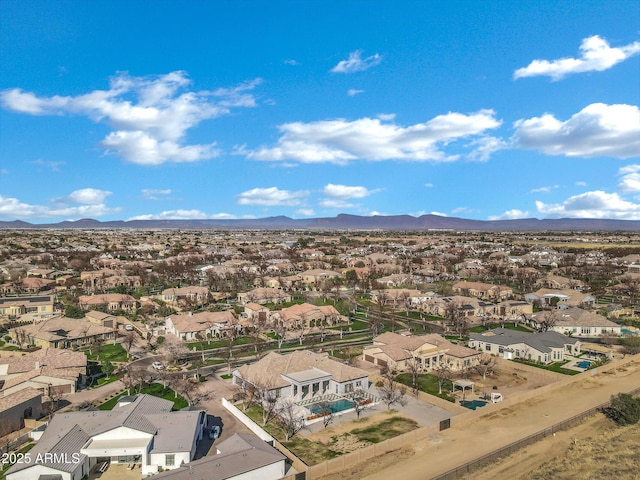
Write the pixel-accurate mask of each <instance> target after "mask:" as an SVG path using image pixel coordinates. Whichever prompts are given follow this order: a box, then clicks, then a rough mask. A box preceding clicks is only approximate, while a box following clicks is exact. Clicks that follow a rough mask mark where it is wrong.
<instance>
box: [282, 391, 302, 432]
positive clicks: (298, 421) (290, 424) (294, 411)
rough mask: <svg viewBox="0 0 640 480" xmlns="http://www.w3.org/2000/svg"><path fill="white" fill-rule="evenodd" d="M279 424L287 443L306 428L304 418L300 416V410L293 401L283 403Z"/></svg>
mask: <svg viewBox="0 0 640 480" xmlns="http://www.w3.org/2000/svg"><path fill="white" fill-rule="evenodd" d="M278 424H279V425H280V428H281V429H282V433H283V434H284V439H285V441H287V442H288V441H289V440H291V438H293V436H294V435H295V434H296V433H298V432H299V431H300V430H302V428H303V427H304V416H302V415H299V414H298V408H297V406H296V404H295V403H293V401H292V400H290V399H289V400H285V401H284V402H282V405H281V407H280V408H279V412H278Z"/></svg>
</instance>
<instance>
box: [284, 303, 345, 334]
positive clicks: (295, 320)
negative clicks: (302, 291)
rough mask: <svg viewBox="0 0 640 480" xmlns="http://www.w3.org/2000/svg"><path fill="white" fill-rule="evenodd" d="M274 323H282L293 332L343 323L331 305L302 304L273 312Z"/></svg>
mask: <svg viewBox="0 0 640 480" xmlns="http://www.w3.org/2000/svg"><path fill="white" fill-rule="evenodd" d="M273 316H274V320H275V321H276V322H284V324H285V325H286V327H287V329H289V330H295V329H298V328H301V327H305V328H312V327H319V326H331V325H337V324H339V323H342V322H344V321H345V319H344V318H343V317H342V315H340V312H338V310H336V308H335V307H334V306H333V305H319V306H318V305H311V304H309V303H302V304H296V305H292V306H290V307H287V308H283V309H282V310H280V311H276V312H273Z"/></svg>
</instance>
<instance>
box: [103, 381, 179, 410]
mask: <svg viewBox="0 0 640 480" xmlns="http://www.w3.org/2000/svg"><path fill="white" fill-rule="evenodd" d="M140 393H146V394H148V395H153V396H154V397H160V398H164V399H165V400H169V401H170V402H173V408H172V410H181V409H183V408H185V407H187V406H189V402H187V401H186V400H185V399H184V398H183V397H181V396H180V395H177V396H176V393H175V392H174V391H173V390H171V389H170V388H165V387H163V386H162V385H161V384H159V383H152V384H151V385H146V386H145V387H144V388H143V389H142V390H141V391H140ZM125 395H127V392H123V393H121V394H119V395H117V396H115V397H113V398H112V399H111V400H107V401H106V402H104V403H103V404H102V405H98V409H99V410H113V407H115V406H116V404H117V403H118V400H119V399H120V397H123V396H125Z"/></svg>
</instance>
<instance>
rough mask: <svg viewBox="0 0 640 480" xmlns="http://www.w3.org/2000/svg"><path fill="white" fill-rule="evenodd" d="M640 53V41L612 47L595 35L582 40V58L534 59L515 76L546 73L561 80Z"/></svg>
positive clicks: (607, 67) (595, 70)
mask: <svg viewBox="0 0 640 480" xmlns="http://www.w3.org/2000/svg"><path fill="white" fill-rule="evenodd" d="M638 53H640V42H633V43H630V44H629V45H625V46H623V47H617V48H616V47H614V48H612V47H610V46H609V42H607V41H606V40H605V39H604V38H602V37H600V36H598V35H593V36H591V37H587V38H585V39H583V40H582V43H581V44H580V58H560V59H558V60H552V61H548V60H534V61H532V62H531V63H530V64H529V65H528V66H526V67H524V68H519V69H518V70H516V71H515V72H514V74H513V78H514V79H518V78H524V77H536V76H540V75H545V76H549V77H551V78H552V79H553V80H560V79H562V78H564V77H565V76H567V75H570V74H573V73H583V72H601V71H603V70H608V69H609V68H611V67H613V66H614V65H616V64H617V63H620V62H622V61H624V60H626V59H627V58H629V57H631V56H633V55H636V54H638Z"/></svg>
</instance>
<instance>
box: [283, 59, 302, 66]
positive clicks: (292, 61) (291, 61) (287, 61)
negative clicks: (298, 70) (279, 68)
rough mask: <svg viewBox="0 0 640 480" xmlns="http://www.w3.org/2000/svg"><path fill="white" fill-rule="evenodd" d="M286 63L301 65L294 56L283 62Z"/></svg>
mask: <svg viewBox="0 0 640 480" xmlns="http://www.w3.org/2000/svg"><path fill="white" fill-rule="evenodd" d="M283 63H284V64H285V65H292V66H296V65H300V64H299V63H298V62H297V61H296V60H294V59H293V58H290V59H288V60H285V61H284V62H283Z"/></svg>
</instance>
